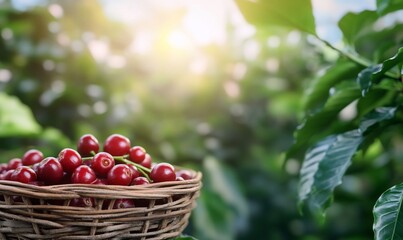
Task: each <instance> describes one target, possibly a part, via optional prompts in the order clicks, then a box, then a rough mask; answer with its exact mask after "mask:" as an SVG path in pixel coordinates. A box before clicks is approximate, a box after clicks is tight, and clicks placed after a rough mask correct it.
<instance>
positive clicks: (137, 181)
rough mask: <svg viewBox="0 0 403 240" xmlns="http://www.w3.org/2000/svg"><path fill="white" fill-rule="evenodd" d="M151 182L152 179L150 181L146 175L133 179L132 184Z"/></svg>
mask: <svg viewBox="0 0 403 240" xmlns="http://www.w3.org/2000/svg"><path fill="white" fill-rule="evenodd" d="M147 184H150V181H148V179H147V178H145V177H136V178H135V179H133V181H132V183H131V185H147Z"/></svg>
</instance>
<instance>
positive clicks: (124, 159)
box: [81, 155, 151, 181]
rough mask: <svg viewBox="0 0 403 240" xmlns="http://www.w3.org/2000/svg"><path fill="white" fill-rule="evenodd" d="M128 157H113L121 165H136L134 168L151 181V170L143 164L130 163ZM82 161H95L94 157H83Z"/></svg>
mask: <svg viewBox="0 0 403 240" xmlns="http://www.w3.org/2000/svg"><path fill="white" fill-rule="evenodd" d="M128 157H129V155H124V156H113V159H114V160H115V161H118V162H121V163H125V164H131V165H134V166H135V167H136V168H137V170H139V172H140V173H141V174H142V175H143V176H145V177H146V178H147V179H148V181H151V179H150V176H149V175H150V173H151V169H149V168H146V167H144V166H143V165H141V164H138V163H135V162H132V161H130V160H129V159H128ZM81 159H82V160H83V161H88V160H91V159H93V157H83V158H81Z"/></svg>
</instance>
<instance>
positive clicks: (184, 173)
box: [176, 169, 193, 180]
mask: <svg viewBox="0 0 403 240" xmlns="http://www.w3.org/2000/svg"><path fill="white" fill-rule="evenodd" d="M176 177H181V178H183V180H189V179H192V178H193V173H192V172H191V171H189V170H186V169H183V170H179V171H177V172H176Z"/></svg>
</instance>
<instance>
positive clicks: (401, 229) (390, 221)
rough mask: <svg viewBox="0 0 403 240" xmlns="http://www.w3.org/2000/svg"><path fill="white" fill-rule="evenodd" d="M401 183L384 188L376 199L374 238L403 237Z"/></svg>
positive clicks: (402, 191)
mask: <svg viewBox="0 0 403 240" xmlns="http://www.w3.org/2000/svg"><path fill="white" fill-rule="evenodd" d="M402 202H403V183H400V184H398V185H396V186H393V187H391V188H389V189H388V190H386V191H385V192H384V193H383V194H382V195H381V196H380V197H379V198H378V200H377V201H376V203H375V206H374V209H373V214H374V224H373V230H374V234H375V238H374V239H375V240H385V239H388V240H389V239H390V240H393V239H396V240H398V239H399V240H400V239H403V211H402Z"/></svg>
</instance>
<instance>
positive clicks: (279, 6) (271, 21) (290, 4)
mask: <svg viewBox="0 0 403 240" xmlns="http://www.w3.org/2000/svg"><path fill="white" fill-rule="evenodd" d="M235 2H236V3H237V4H238V7H239V9H240V10H241V12H242V14H243V16H244V17H245V19H246V20H247V21H248V22H249V23H251V24H253V25H255V26H256V27H268V26H271V25H278V26H283V27H289V28H295V29H299V30H301V31H304V32H307V33H310V34H314V35H316V33H315V32H316V31H315V19H314V16H313V12H312V4H311V1H310V0H299V1H292V0H265V1H264V0H260V1H259V0H258V1H249V0H236V1H235Z"/></svg>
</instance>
